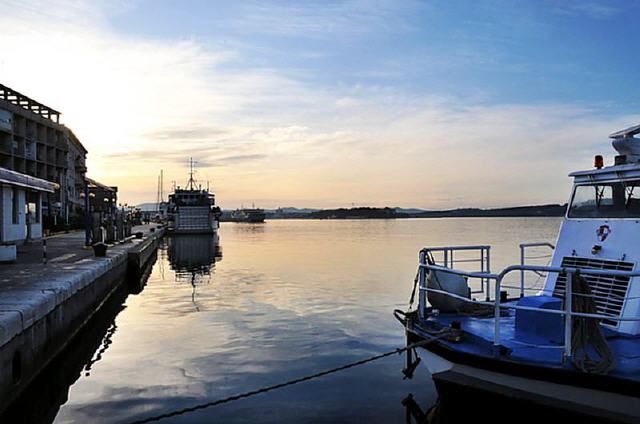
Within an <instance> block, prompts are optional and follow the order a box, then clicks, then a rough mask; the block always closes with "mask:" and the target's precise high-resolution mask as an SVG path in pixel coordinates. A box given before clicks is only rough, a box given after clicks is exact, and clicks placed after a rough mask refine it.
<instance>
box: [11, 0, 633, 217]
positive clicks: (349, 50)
mask: <svg viewBox="0 0 640 424" xmlns="http://www.w3.org/2000/svg"><path fill="white" fill-rule="evenodd" d="M0 6H1V7H2V11H3V12H2V14H0V45H1V46H2V48H1V49H0V82H1V83H3V84H5V85H8V86H9V87H12V88H14V89H16V90H18V91H20V92H22V93H23V94H25V95H28V96H30V97H32V98H34V99H36V100H38V101H40V102H42V103H44V104H46V105H48V106H50V107H52V108H54V109H57V110H59V111H61V112H62V117H61V119H62V122H63V123H64V124H65V125H67V126H69V127H70V128H72V129H73V130H74V132H75V133H76V135H78V137H79V138H80V140H81V141H82V143H83V144H84V145H85V147H86V148H87V149H88V151H89V154H88V167H89V172H88V175H89V176H90V177H92V178H94V179H97V180H99V181H101V182H103V183H105V184H108V185H117V186H118V187H119V194H120V200H121V201H122V202H127V203H129V204H136V203H141V202H147V201H151V202H153V201H155V199H156V191H157V178H158V175H159V173H160V170H161V169H162V170H163V172H164V181H165V184H164V191H165V193H166V192H168V191H170V189H171V187H172V181H176V184H177V185H182V186H184V185H185V183H186V179H187V172H188V163H189V158H190V157H193V158H194V160H195V161H196V168H197V173H196V178H197V179H199V180H200V181H201V182H202V183H203V184H206V181H209V182H210V184H211V187H212V188H213V189H214V190H215V193H216V196H217V201H218V203H219V204H220V205H221V206H222V207H223V208H235V207H238V206H240V205H245V206H247V205H250V204H252V203H255V204H256V206H261V207H265V208H274V207H279V206H282V207H286V206H297V207H315V208H333V207H350V206H352V205H355V206H398V207H419V208H425V209H447V208H456V207H470V206H477V207H502V206H514V205H524V204H543V203H563V202H565V201H566V198H567V196H568V193H569V189H570V180H569V179H568V178H567V174H568V173H569V172H570V171H573V170H576V169H585V168H589V167H590V166H591V165H592V158H593V155H594V154H598V153H599V154H603V155H605V158H606V160H608V161H609V162H611V161H612V160H613V155H614V152H613V150H612V148H611V146H610V142H609V140H608V138H607V136H608V134H609V133H611V132H613V131H615V130H619V129H621V128H625V127H627V126H631V125H633V124H636V123H638V122H640V109H639V106H640V98H639V96H638V94H639V93H638V85H639V83H638V74H639V73H640V54H638V53H639V52H638V50H639V48H640V43H638V41H640V26H638V25H637V22H636V19H635V18H636V17H637V16H638V13H639V12H640V1H630V0H627V1H616V0H608V1H601V2H599V1H590V0H582V1H571V0H565V1H560V0H557V1H545V0H540V1H538V0H536V1H533V0H532V1H510V2H506V1H483V0H479V1H458V0H449V1H444V0H443V1H426V0H425V1H414V0H402V1H398V0H369V1H364V0H343V1H332V0H327V1H313V0H309V1H304V0H290V1H276V0H261V1H257V0H256V1H253V0H246V1H243V0H238V1H232V2H230V1H206V0H202V1H186V0H184V1H165V0H133V1H124V0H114V1H109V2H101V1H85V0H69V1H66V0H48V1H38V0H0Z"/></svg>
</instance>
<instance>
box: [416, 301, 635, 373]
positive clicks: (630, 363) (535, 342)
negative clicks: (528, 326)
mask: <svg viewBox="0 0 640 424" xmlns="http://www.w3.org/2000/svg"><path fill="white" fill-rule="evenodd" d="M513 303H514V304H515V303H516V302H515V301H514V302H513ZM515 320H516V319H515V312H513V311H509V314H508V315H506V316H501V317H500V345H501V346H503V347H504V348H506V349H507V350H508V353H507V354H506V355H505V357H504V358H503V359H507V360H509V361H513V362H518V363H525V364H529V365H534V366H541V367H545V368H557V369H567V367H566V366H565V365H563V361H562V358H563V347H564V346H563V341H562V340H560V341H558V340H551V339H549V338H544V337H540V336H538V337H535V336H532V335H530V334H528V335H527V337H526V340H523V338H522V336H521V335H519V334H516V324H515ZM454 321H457V322H459V323H460V327H461V329H462V330H463V332H464V342H463V343H455V342H450V341H447V340H440V341H439V342H438V343H441V344H444V345H446V346H447V347H448V348H449V349H451V350H454V351H459V352H463V353H468V354H473V355H480V356H483V357H486V358H494V357H495V354H494V352H495V347H494V346H493V340H494V324H495V322H494V319H493V317H487V318H484V317H483V318H479V317H473V316H466V315H460V314H446V313H440V314H439V315H438V317H437V318H430V319H428V320H427V321H426V322H423V323H418V326H417V327H416V328H415V332H416V333H417V334H419V335H422V336H424V337H429V335H428V333H427V332H426V331H424V330H423V328H424V327H426V326H428V327H431V328H435V329H438V328H444V327H450V326H451V324H452V323H453V322H454ZM602 329H603V333H604V335H605V338H606V339H607V342H608V344H609V347H610V348H611V350H612V352H613V355H614V358H615V368H614V369H613V370H612V371H611V372H610V373H609V376H611V377H618V378H624V379H625V380H633V381H637V382H640V337H637V336H627V335H624V334H620V333H618V332H615V331H612V330H610V329H607V328H606V327H602Z"/></svg>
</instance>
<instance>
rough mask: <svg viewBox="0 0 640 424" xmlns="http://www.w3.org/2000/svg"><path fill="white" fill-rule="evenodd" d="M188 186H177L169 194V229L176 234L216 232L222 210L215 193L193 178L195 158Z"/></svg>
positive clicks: (191, 163)
mask: <svg viewBox="0 0 640 424" xmlns="http://www.w3.org/2000/svg"><path fill="white" fill-rule="evenodd" d="M190 166H191V168H190V169H191V170H190V172H189V181H188V182H187V187H186V188H184V189H181V188H180V187H177V188H176V189H175V190H174V192H173V193H171V194H170V195H169V206H168V217H169V231H170V232H173V233H175V234H214V233H216V232H217V231H218V227H219V220H220V215H221V211H220V208H219V207H218V206H216V204H215V203H216V202H215V195H214V194H213V193H210V192H209V189H208V188H207V189H203V188H202V187H201V186H199V185H197V184H196V181H195V180H194V178H193V160H191V162H190Z"/></svg>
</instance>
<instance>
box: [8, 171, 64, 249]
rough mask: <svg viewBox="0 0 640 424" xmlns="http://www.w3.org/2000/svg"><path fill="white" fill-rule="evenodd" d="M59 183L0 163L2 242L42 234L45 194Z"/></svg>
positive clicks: (13, 241)
mask: <svg viewBox="0 0 640 424" xmlns="http://www.w3.org/2000/svg"><path fill="white" fill-rule="evenodd" d="M56 188H57V184H56V183H52V182H50V181H46V180H43V179H40V178H35V177H32V176H30V175H26V174H21V173H19V172H15V171H11V170H9V169H6V168H2V167H0V194H1V195H0V242H11V243H16V244H22V243H24V242H25V241H27V240H37V239H41V238H42V196H43V193H53V192H54V191H55V190H56Z"/></svg>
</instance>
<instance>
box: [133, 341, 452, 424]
mask: <svg viewBox="0 0 640 424" xmlns="http://www.w3.org/2000/svg"><path fill="white" fill-rule="evenodd" d="M438 339H440V337H434V338H431V339H428V340H422V341H420V342H416V343H412V344H409V345H407V346H405V347H402V348H397V349H394V350H391V351H389V352H385V353H381V354H379V355H375V356H371V357H369V358H366V359H361V360H359V361H355V362H351V363H349V364H346V365H342V366H340V367H336V368H331V369H329V370H325V371H320V372H317V373H315V374H311V375H307V376H304V377H298V378H295V379H293V380H289V381H286V382H284V383H279V384H274V385H271V386H265V387H262V388H260V389H255V390H251V391H248V392H244V393H239V394H236V395H233V396H229V397H226V398H222V399H218V400H213V401H209V402H205V403H201V404H198V405H194V406H190V407H187V408H182V409H176V410H174V411H170V412H166V413H164V414H160V415H154V416H151V417H147V418H143V419H141V420H137V421H131V422H130V423H129V424H143V423H150V422H155V421H160V420H163V419H165V418H171V417H176V416H178V415H184V414H188V413H191V412H195V411H199V410H201V409H205V408H211V407H213V406H218V405H222V404H225V403H230V402H233V401H236V400H240V399H245V398H248V397H252V396H255V395H259V394H261V393H267V392H270V391H273V390H276V389H282V388H283V387H287V386H293V385H294V384H298V383H302V382H305V381H309V380H314V379H316V378H320V377H324V376H326V375H329V374H335V373H337V372H339V371H344V370H346V369H349V368H354V367H357V366H360V365H364V364H368V363H369V362H373V361H377V360H379V359H382V358H386V357H387V356H391V355H395V354H400V353H403V352H406V351H408V350H411V349H415V348H417V347H421V346H426V345H428V344H429V343H432V342H434V341H436V340H438Z"/></svg>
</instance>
